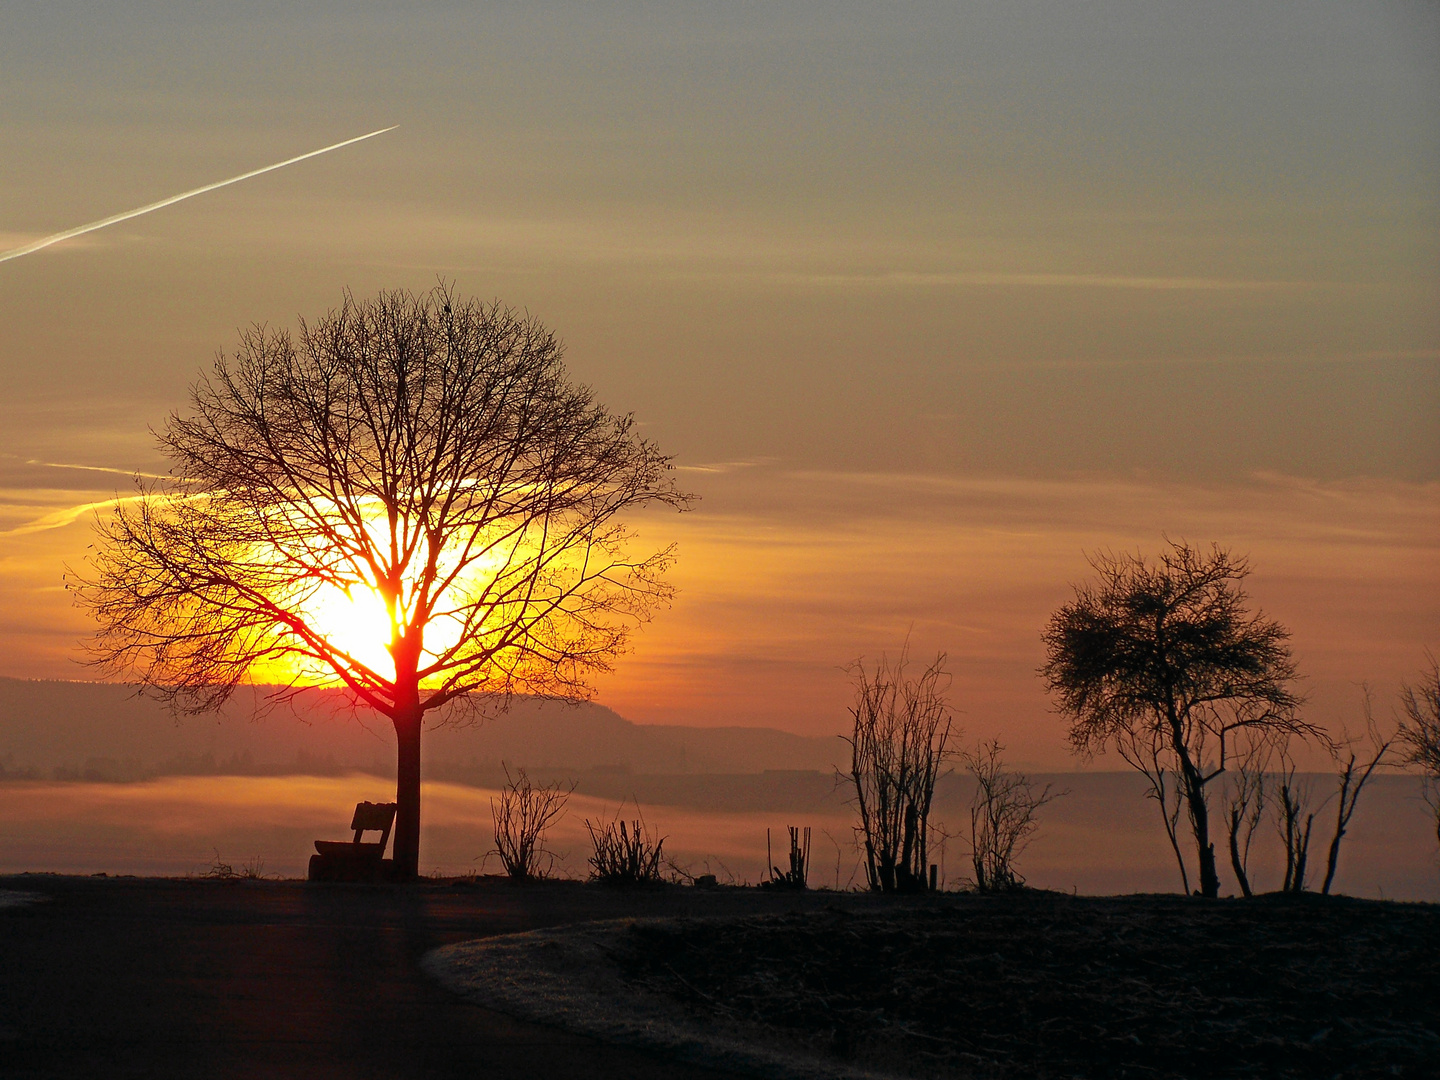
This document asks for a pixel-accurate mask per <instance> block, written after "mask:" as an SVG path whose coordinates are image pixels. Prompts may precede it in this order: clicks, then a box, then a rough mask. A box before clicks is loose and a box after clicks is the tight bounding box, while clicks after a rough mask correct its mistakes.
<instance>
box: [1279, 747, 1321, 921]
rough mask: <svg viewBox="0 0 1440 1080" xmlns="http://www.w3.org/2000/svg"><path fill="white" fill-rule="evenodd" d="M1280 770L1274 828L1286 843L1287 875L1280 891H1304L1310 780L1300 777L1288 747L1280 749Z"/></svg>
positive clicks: (1310, 824) (1312, 813)
mask: <svg viewBox="0 0 1440 1080" xmlns="http://www.w3.org/2000/svg"><path fill="white" fill-rule="evenodd" d="M1279 757H1280V772H1279V774H1278V775H1277V776H1276V778H1275V780H1274V783H1275V794H1276V799H1277V803H1276V806H1275V828H1276V830H1277V831H1278V832H1279V833H1280V840H1281V842H1282V843H1283V844H1284V845H1285V878H1284V881H1283V882H1282V883H1281V885H1280V891H1281V892H1287V893H1298V892H1304V891H1305V875H1306V873H1307V872H1308V869H1309V868H1308V864H1309V861H1310V831H1311V829H1312V828H1313V826H1314V825H1315V811H1313V810H1311V809H1310V783H1309V781H1308V780H1304V779H1302V778H1301V777H1300V775H1299V773H1298V771H1297V769H1296V765H1295V759H1294V758H1293V757H1291V755H1290V751H1289V749H1288V747H1281V748H1280V753H1279Z"/></svg>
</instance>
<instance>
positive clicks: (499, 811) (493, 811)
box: [490, 762, 575, 881]
mask: <svg viewBox="0 0 1440 1080" xmlns="http://www.w3.org/2000/svg"><path fill="white" fill-rule="evenodd" d="M501 768H503V769H504V770H505V786H504V787H503V788H501V789H500V797H499V799H491V800H490V816H491V818H492V820H493V821H494V825H495V847H494V849H493V850H492V851H491V852H490V854H492V855H496V856H499V858H500V865H501V866H503V867H504V868H505V873H507V874H509V875H510V878H511V879H512V880H514V881H529V880H531V879H532V878H537V877H545V876H546V875H547V874H548V873H549V872H550V869H551V868H552V867H553V865H554V862H555V857H554V855H553V854H552V853H551V852H549V851H548V850H547V849H546V848H545V833H546V831H547V830H548V829H549V828H550V826H551V825H553V824H554V823H555V821H556V820H557V819H558V818H559V817H560V815H561V814H563V813H564V812H565V803H566V802H567V801H568V800H569V798H570V796H571V794H572V793H573V792H574V791H575V781H574V780H571V781H570V783H569V784H568V785H566V784H565V783H563V782H562V781H559V780H556V781H555V782H554V783H553V784H542V785H540V786H538V787H537V786H536V785H535V784H534V783H533V782H531V780H530V777H529V775H528V774H527V773H526V772H525V770H524V769H518V770H517V771H516V775H515V776H514V777H511V775H510V766H508V765H506V764H505V763H504V762H501ZM542 860H544V861H545V865H544V866H542V865H541V861H542Z"/></svg>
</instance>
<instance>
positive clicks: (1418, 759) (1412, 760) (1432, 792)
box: [1399, 656, 1440, 840]
mask: <svg viewBox="0 0 1440 1080" xmlns="http://www.w3.org/2000/svg"><path fill="white" fill-rule="evenodd" d="M1429 659H1430V670H1429V671H1426V672H1425V673H1423V674H1422V675H1421V676H1420V678H1419V679H1418V680H1417V681H1416V682H1414V683H1409V684H1407V685H1406V686H1405V687H1404V689H1403V690H1402V691H1401V693H1400V712H1401V715H1402V719H1401V722H1400V736H1399V737H1400V741H1401V743H1402V745H1403V746H1404V747H1405V762H1406V764H1408V765H1417V766H1419V768H1420V771H1421V772H1422V773H1423V774H1424V776H1425V797H1426V801H1427V802H1429V804H1430V809H1431V810H1432V811H1433V812H1434V814H1435V837H1436V839H1437V840H1440V662H1437V661H1436V659H1435V657H1434V656H1431V657H1430V658H1429Z"/></svg>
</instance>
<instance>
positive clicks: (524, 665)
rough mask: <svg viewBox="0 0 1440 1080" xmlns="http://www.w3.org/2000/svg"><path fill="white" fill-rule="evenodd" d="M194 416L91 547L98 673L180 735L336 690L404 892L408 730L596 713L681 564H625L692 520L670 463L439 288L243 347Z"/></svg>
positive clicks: (661, 560) (86, 600)
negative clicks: (312, 689)
mask: <svg viewBox="0 0 1440 1080" xmlns="http://www.w3.org/2000/svg"><path fill="white" fill-rule="evenodd" d="M190 399H191V400H190V410H189V414H188V415H186V416H183V417H182V416H180V415H178V414H177V415H174V416H172V417H171V419H170V421H169V422H168V423H167V424H166V426H165V428H164V430H163V431H162V432H161V434H160V436H159V446H160V449H161V451H162V452H163V453H164V454H165V455H166V456H167V457H168V458H169V460H170V463H171V470H170V474H171V475H170V479H167V480H163V481H156V482H154V483H152V484H148V485H142V486H141V487H140V489H139V491H138V492H137V495H136V496H135V497H134V498H133V499H129V500H118V501H117V502H116V504H115V505H114V507H113V508H112V510H111V512H110V513H109V514H108V516H106V517H105V518H104V519H103V520H102V521H101V522H100V524H99V525H98V532H99V542H98V544H97V550H96V553H95V555H94V556H93V558H92V560H91V566H90V569H89V571H88V573H87V574H86V575H82V579H81V580H80V582H79V584H78V591H77V595H78V597H79V599H80V602H81V603H82V604H83V605H84V606H86V607H87V608H89V609H90V611H91V612H92V613H93V614H94V616H95V618H96V619H97V620H98V622H99V629H98V631H97V634H96V637H95V641H94V643H93V653H94V658H95V660H96V662H97V663H99V664H101V665H102V666H104V667H105V668H107V669H108V670H110V671H113V672H116V673H121V674H125V675H127V676H132V677H138V678H139V679H141V680H142V681H143V682H144V684H145V685H146V686H147V687H149V688H150V689H151V690H153V691H154V692H156V693H158V694H160V695H161V696H162V697H164V698H165V699H166V700H168V701H169V702H170V703H171V704H172V705H173V706H174V707H175V708H176V709H179V710H182V711H189V712H202V711H208V710H211V709H214V708H216V707H217V706H219V705H220V704H221V703H223V702H224V701H225V700H226V699H227V698H228V697H230V695H231V694H232V693H233V692H234V690H235V689H236V687H237V686H239V685H240V684H241V683H242V682H244V681H246V680H247V679H251V678H253V677H254V676H255V675H256V673H257V672H261V673H264V672H266V671H275V670H277V669H278V670H279V671H280V672H282V677H284V675H283V673H285V672H293V673H294V678H295V679H296V680H297V681H298V682H313V681H315V680H317V679H319V680H322V681H328V682H329V683H330V684H333V685H337V686H342V687H344V688H345V689H346V690H347V691H348V692H349V693H350V694H351V695H353V698H354V700H355V701H356V702H358V703H359V704H362V705H364V706H366V707H368V708H371V709H374V710H375V711H376V712H378V713H380V714H382V715H383V716H385V717H387V718H388V719H389V720H390V721H391V723H392V724H393V726H394V728H395V732H396V736H397V739H398V769H397V772H398V777H397V785H396V786H397V792H396V794H397V802H398V804H399V807H400V812H399V817H398V819H397V822H396V832H395V866H396V870H397V872H398V874H399V875H400V876H402V877H405V876H409V877H413V876H414V875H415V873H416V871H417V867H418V859H419V844H420V738H421V729H422V719H423V718H424V716H425V714H426V713H429V712H433V711H434V710H438V709H441V708H444V707H447V706H452V707H453V706H455V705H456V704H458V703H460V702H462V701H464V700H465V699H467V696H468V695H471V694H483V695H486V698H485V700H488V701H493V702H501V703H503V702H504V701H505V700H506V699H507V698H508V696H509V695H511V694H514V693H533V694H540V695H548V696H555V697H561V698H567V699H576V698H582V697H585V696H587V695H588V693H589V689H588V683H587V679H588V678H589V677H590V676H592V675H593V674H594V673H596V672H602V671H606V670H608V669H609V664H610V662H611V660H612V659H613V658H614V656H615V655H616V654H617V652H618V651H619V650H620V649H621V647H622V646H623V644H624V642H625V640H626V637H627V634H628V632H629V629H630V627H631V626H633V625H634V623H635V622H636V621H638V620H643V619H645V618H646V617H648V615H649V613H650V612H651V611H652V610H653V609H654V608H655V606H656V605H657V604H663V603H664V602H666V600H667V599H668V598H669V596H670V595H671V590H670V589H669V588H668V587H667V586H666V585H664V584H663V582H662V580H661V579H662V575H663V573H664V571H665V570H666V568H667V567H668V566H669V565H670V562H671V560H672V557H673V553H672V551H671V550H668V549H667V550H664V551H659V552H656V553H653V554H649V555H644V556H640V557H634V556H631V555H629V554H627V550H626V541H627V534H626V530H625V528H624V526H623V524H622V523H621V517H622V516H623V515H624V514H625V513H626V512H628V511H630V510H633V509H635V508H638V507H641V506H645V505H647V504H651V503H657V502H658V503H661V504H665V505H670V506H683V505H684V504H685V499H686V497H685V496H684V495H682V494H681V493H680V492H678V491H677V490H676V488H675V486H674V483H673V480H672V478H671V475H670V468H671V467H670V462H669V459H667V458H666V457H664V456H663V455H661V454H660V452H659V451H658V450H657V449H656V447H655V446H654V444H652V443H651V442H649V441H648V440H646V439H644V438H642V437H641V436H640V435H639V434H638V431H637V428H636V425H635V422H634V420H633V419H632V418H630V417H628V416H620V415H615V414H613V413H610V412H609V411H607V410H606V409H605V408H604V407H603V406H602V405H600V404H599V403H598V402H597V401H596V400H595V399H594V395H593V394H592V392H591V391H590V390H589V389H588V388H586V387H583V386H576V385H574V384H572V383H571V382H570V381H569V379H568V378H567V376H566V372H565V369H564V366H563V364H562V362H561V346H560V343H559V342H558V341H557V340H556V339H555V337H554V336H553V335H552V334H551V333H550V332H549V331H548V330H546V329H545V328H544V327H543V326H541V325H540V324H539V323H538V322H536V321H535V320H534V319H532V318H530V317H529V316H524V315H520V314H518V313H516V312H513V311H510V310H508V309H505V308H502V307H501V306H500V305H499V304H498V303H496V304H491V305H484V304H479V303H476V302H474V301H463V300H460V299H459V298H457V297H455V296H454V295H453V294H452V293H451V292H450V291H449V290H448V289H446V288H444V287H441V288H437V289H435V290H434V291H432V292H431V293H429V294H428V295H424V296H420V297H416V296H412V295H410V294H408V293H405V292H403V291H398V292H390V293H381V294H380V295H379V296H378V297H376V298H375V299H374V300H371V301H368V302H357V301H355V300H354V299H353V298H351V297H350V296H348V295H347V296H346V298H345V302H344V304H343V305H342V307H341V308H340V309H339V310H338V311H331V312H330V313H329V314H327V315H325V316H324V317H323V318H321V319H320V320H319V321H318V322H317V323H315V324H313V325H310V324H306V323H303V322H302V323H301V324H300V328H299V331H298V333H296V334H294V335H291V334H290V333H288V332H286V331H283V330H281V331H276V330H270V329H267V328H264V327H256V328H254V329H252V330H250V331H247V332H246V333H244V334H243V335H242V337H241V341H240V347H239V350H238V352H237V354H236V355H235V356H234V357H224V356H222V357H220V358H219V359H217V360H216V362H215V365H214V368H213V370H212V372H211V373H210V375H209V376H207V377H202V378H201V379H200V380H199V381H197V382H196V383H195V384H194V386H193V387H192V388H191V395H190ZM355 592H358V593H360V594H362V595H363V594H373V595H374V596H376V597H377V598H378V601H379V602H380V603H381V604H382V605H383V608H384V611H385V613H386V618H387V619H388V624H389V625H388V635H387V636H386V637H385V639H384V640H382V641H379V642H377V645H382V646H384V647H385V649H386V650H387V651H388V657H387V658H386V659H385V660H384V662H383V663H379V664H377V663H375V662H374V661H373V660H371V661H367V660H366V659H365V658H363V657H357V656H355V655H352V654H351V653H350V652H348V651H346V649H345V648H342V647H341V646H340V645H339V644H337V643H336V642H335V641H333V640H331V638H330V637H329V636H327V635H329V634H330V633H331V632H332V631H333V629H334V628H333V627H331V626H327V625H323V624H322V622H321V621H320V620H318V619H317V618H316V614H315V611H314V608H313V605H315V604H316V603H317V601H323V600H324V599H325V598H326V597H327V596H332V597H333V596H337V595H338V596H342V597H343V596H349V595H353V594H354V593H355ZM471 700H472V701H473V700H474V699H471Z"/></svg>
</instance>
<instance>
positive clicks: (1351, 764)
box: [1320, 687, 1397, 896]
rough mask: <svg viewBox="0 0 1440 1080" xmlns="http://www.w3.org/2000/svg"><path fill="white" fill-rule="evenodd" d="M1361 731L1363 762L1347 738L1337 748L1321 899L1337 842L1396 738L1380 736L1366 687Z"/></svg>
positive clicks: (1332, 873)
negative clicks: (1335, 784)
mask: <svg viewBox="0 0 1440 1080" xmlns="http://www.w3.org/2000/svg"><path fill="white" fill-rule="evenodd" d="M1365 731H1366V734H1367V736H1368V743H1369V746H1368V753H1367V756H1366V757H1365V758H1363V759H1362V758H1360V757H1359V756H1358V755H1357V754H1356V753H1355V742H1356V740H1354V739H1351V738H1348V737H1347V738H1344V739H1342V740H1341V744H1340V745H1341V747H1343V750H1342V751H1341V753H1343V754H1344V755H1345V758H1344V761H1343V762H1342V763H1341V765H1340V772H1339V774H1338V779H1339V785H1340V786H1339V790H1338V791H1336V793H1335V794H1336V796H1337V797H1338V801H1337V802H1336V806H1335V833H1334V835H1333V836H1332V837H1331V838H1330V850H1329V852H1328V853H1327V855H1326V859H1325V882H1324V884H1322V885H1321V886H1320V892H1321V894H1322V895H1325V896H1328V895H1329V894H1330V886H1331V884H1332V883H1333V882H1334V881H1335V869H1336V867H1337V866H1338V864H1339V862H1340V841H1341V840H1343V839H1345V830H1346V829H1348V828H1349V827H1350V819H1351V818H1352V817H1353V816H1354V815H1355V807H1356V806H1357V805H1358V804H1359V802H1360V792H1361V791H1363V790H1364V789H1365V785H1366V784H1367V783H1368V782H1369V780H1370V776H1371V774H1372V773H1374V772H1375V770H1376V769H1377V768H1379V767H1380V765H1381V764H1383V763H1385V761H1386V759H1387V758H1388V757H1389V756H1390V749H1391V747H1393V746H1394V745H1395V740H1396V738H1397V736H1396V735H1393V734H1392V735H1383V734H1381V732H1380V729H1379V727H1378V726H1377V725H1376V723H1375V716H1374V713H1373V711H1372V709H1371V704H1370V688H1369V687H1366V688H1365Z"/></svg>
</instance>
